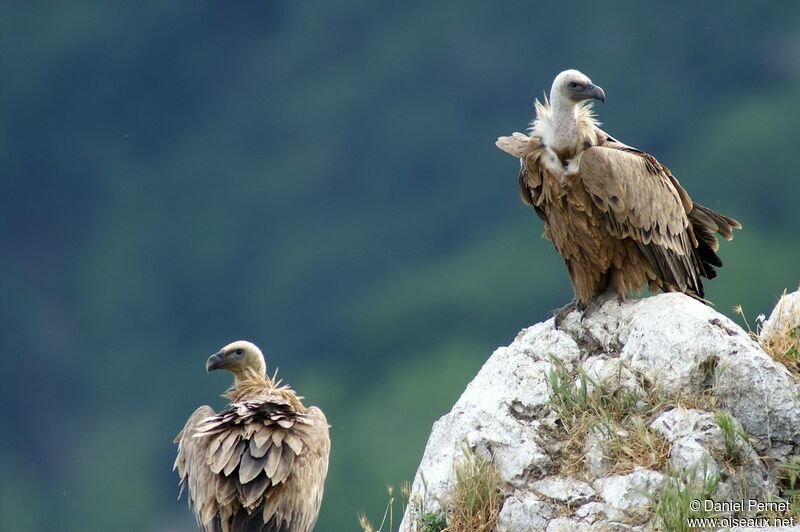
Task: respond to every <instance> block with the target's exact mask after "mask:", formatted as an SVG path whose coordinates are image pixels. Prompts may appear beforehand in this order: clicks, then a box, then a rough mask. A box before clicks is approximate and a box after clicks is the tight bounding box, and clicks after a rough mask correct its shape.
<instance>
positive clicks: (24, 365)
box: [0, 0, 800, 532]
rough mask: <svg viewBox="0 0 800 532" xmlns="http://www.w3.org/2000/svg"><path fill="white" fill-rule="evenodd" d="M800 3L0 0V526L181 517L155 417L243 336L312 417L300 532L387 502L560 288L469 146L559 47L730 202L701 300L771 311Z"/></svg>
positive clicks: (695, 180)
mask: <svg viewBox="0 0 800 532" xmlns="http://www.w3.org/2000/svg"><path fill="white" fill-rule="evenodd" d="M563 20H571V21H572V23H571V25H570V32H571V33H572V34H576V35H581V36H582V38H580V39H573V38H565V36H564V25H563ZM754 20H757V21H758V24H754V23H753V21H754ZM798 23H800V4H798V3H797V2H795V1H792V0H785V1H778V2H770V3H768V4H767V3H744V2H738V3H730V2H725V3H721V2H717V3H716V4H713V3H711V4H709V3H702V4H699V3H697V2H688V1H687V2H683V3H681V2H677V3H676V2H671V3H669V4H664V5H655V4H644V3H629V4H627V5H625V6H624V7H623V6H610V5H608V4H601V3H580V4H579V3H572V2H565V3H559V4H558V6H557V7H554V6H550V7H549V8H543V7H542V6H540V5H537V4H534V3H530V4H528V3H494V2H477V1H469V2H465V1H460V2H455V1H452V0H451V1H445V2H428V3H418V5H414V6H411V5H409V4H408V3H404V2H384V3H380V2H369V1H367V0H352V1H349V2H325V3H304V2H274V1H266V2H265V1H258V2H237V3H230V2H229V3H221V2H192V1H171V2H160V1H155V0H145V1H143V2H137V3H135V4H133V3H124V2H113V1H112V2H109V1H91V0H89V1H85V2H60V3H57V2H3V3H2V5H0V54H1V56H2V61H0V175H1V176H2V177H0V179H2V193H1V194H0V218H2V223H0V249H2V259H3V260H2V261H0V294H2V296H3V297H2V305H0V322H1V323H2V335H0V342H2V352H3V353H4V354H5V355H6V359H4V364H5V366H4V375H5V379H4V381H3V386H0V399H1V400H2V404H3V405H6V406H7V407H6V408H4V409H3V410H4V413H3V416H4V417H3V421H4V426H6V427H13V430H10V431H9V435H10V437H6V438H3V439H2V441H0V457H2V458H0V460H1V462H0V471H2V475H0V529H2V530H14V531H20V532H25V531H27V530H49V529H52V528H53V525H52V523H51V522H50V520H49V519H48V517H47V516H48V515H56V516H59V521H58V527H59V529H60V530H63V531H65V532H75V531H83V530H120V531H126V530H130V531H137V532H138V531H141V530H174V529H193V528H192V527H194V520H193V518H192V516H191V515H190V513H189V510H188V509H187V507H186V500H185V495H184V498H183V499H182V500H180V501H176V500H175V499H176V496H177V491H178V490H177V479H176V477H175V475H174V473H172V472H171V471H170V468H171V467H172V461H173V459H174V453H175V448H174V445H172V443H171V442H172V438H173V436H174V435H175V433H177V432H178V430H180V428H181V426H182V425H183V423H184V421H185V420H186V418H187V416H188V415H189V414H190V413H191V412H192V411H193V410H194V409H195V408H196V407H197V406H198V405H200V404H205V403H209V404H211V405H212V406H214V407H220V406H221V405H222V400H221V399H220V398H219V397H218V396H219V394H220V393H221V392H222V391H223V390H224V389H225V388H226V387H227V386H228V384H229V382H228V381H227V377H226V376H223V375H213V374H212V375H207V374H206V372H205V369H204V362H205V358H206V357H207V356H208V355H210V354H211V353H213V352H214V351H216V349H217V348H218V347H220V346H221V345H223V344H225V343H227V342H229V341H231V340H234V339H238V338H247V339H251V340H253V341H255V342H257V343H258V344H259V345H260V346H262V347H263V348H264V349H265V352H266V355H267V358H268V363H269V365H270V368H274V367H275V366H280V369H281V373H280V374H281V376H282V377H283V378H285V379H286V381H287V382H289V383H291V384H292V385H293V386H294V387H295V388H297V389H298V390H299V391H300V392H301V393H302V394H303V395H305V396H306V397H307V398H308V402H309V403H310V404H318V405H320V406H322V407H323V408H324V409H325V411H326V413H327V415H328V419H329V421H330V423H331V425H332V428H331V435H332V441H333V454H332V456H331V465H330V474H329V477H328V482H327V485H326V493H325V500H324V501H323V504H322V511H321V514H320V520H319V524H318V530H324V531H344V530H351V529H352V528H353V527H354V518H355V515H356V513H357V511H358V510H359V508H361V507H364V508H383V506H384V503H385V494H384V493H383V490H381V489H377V490H376V489H375V487H376V486H383V485H384V484H385V483H386V482H387V481H390V482H393V483H395V484H397V483H398V481H399V480H400V479H405V478H411V477H412V476H413V475H414V471H415V469H416V467H417V465H418V463H419V460H420V457H421V456H422V451H423V448H424V445H425V441H426V439H427V435H428V433H429V431H430V427H431V424H432V423H433V421H434V420H435V419H437V418H438V417H439V416H441V415H442V414H443V413H444V412H446V411H447V410H448V409H449V408H450V407H451V406H452V404H453V403H454V402H455V400H456V399H457V397H458V395H459V394H460V393H461V391H462V390H463V389H464V386H465V385H466V383H467V382H468V381H469V379H470V378H471V377H472V376H473V375H474V374H475V373H476V371H477V370H478V368H479V367H480V365H481V364H482V363H483V361H484V360H485V359H486V357H487V356H488V355H489V353H491V351H492V350H493V349H494V348H495V347H497V346H498V345H503V344H507V343H508V342H509V341H510V340H511V338H513V336H514V334H516V332H517V331H518V330H519V329H521V328H522V327H525V326H527V325H530V324H532V323H534V322H537V321H540V320H542V319H545V318H547V317H548V316H549V314H550V311H551V310H552V309H554V308H558V307H560V306H562V305H563V304H565V303H566V302H567V301H569V299H570V298H571V297H572V294H571V289H570V285H569V281H568V278H567V275H566V272H565V270H564V265H563V262H562V261H561V259H560V258H559V257H558V255H557V254H556V253H555V251H554V250H553V249H552V246H551V245H550V243H549V242H546V241H544V240H542V239H540V238H539V235H540V234H541V233H542V224H541V222H540V220H539V219H538V218H537V217H536V216H535V215H534V214H533V213H532V212H531V211H530V209H527V208H525V207H524V205H522V204H521V203H520V201H519V198H518V197H517V192H516V186H517V184H516V177H517V163H516V161H514V160H512V159H511V158H509V157H507V156H506V155H504V154H502V153H500V152H499V151H498V150H496V149H495V147H494V146H493V142H494V139H495V138H496V137H497V136H498V135H500V134H508V133H510V132H512V131H514V130H524V128H525V127H526V125H527V123H528V121H529V118H530V115H531V113H532V99H533V98H534V97H538V96H541V94H542V92H543V90H544V89H546V88H547V85H548V84H549V83H550V81H551V80H552V77H553V75H554V74H556V73H557V72H558V71H559V70H561V69H563V68H566V67H569V66H575V67H577V68H580V69H581V70H583V71H585V72H586V73H588V74H589V75H590V76H592V78H593V79H594V81H595V82H597V83H598V84H599V85H601V86H602V87H603V88H604V89H605V91H606V94H607V95H608V100H607V103H606V104H604V105H602V106H599V107H598V113H599V117H600V119H601V120H602V121H603V122H604V123H605V124H606V125H605V128H606V129H607V130H608V131H609V132H610V133H612V134H613V135H615V136H616V137H618V138H619V139H620V140H622V141H624V142H627V143H630V144H633V145H635V146H637V147H639V148H641V149H645V150H648V151H650V152H652V153H653V154H655V155H656V156H657V157H658V158H659V159H660V160H661V161H662V162H664V163H665V164H667V165H668V166H669V167H670V168H671V169H672V171H673V172H674V174H675V175H676V176H677V177H678V179H680V181H681V183H682V184H683V185H684V186H685V187H686V188H687V190H688V191H689V192H690V194H691V195H692V197H693V199H695V200H697V201H698V202H700V203H704V204H706V205H708V206H709V207H712V208H714V209H718V210H720V211H721V212H723V213H726V214H730V215H733V216H735V217H736V218H738V219H739V220H740V221H741V222H742V223H743V225H744V230H743V231H738V232H737V233H736V235H735V240H734V241H733V242H731V243H727V242H723V243H722V244H721V249H720V256H721V258H722V260H723V261H724V262H725V266H724V268H722V269H721V270H720V271H719V277H718V278H716V279H714V280H713V281H709V282H708V283H707V297H708V299H709V300H711V301H713V302H714V303H715V304H716V308H717V309H720V310H724V309H730V308H731V307H732V306H733V305H734V304H743V305H745V307H746V308H748V309H752V310H753V311H754V312H756V313H758V312H767V311H768V310H769V309H770V308H772V306H773V305H774V303H775V298H776V296H777V295H778V294H780V292H781V291H782V290H783V289H784V288H790V289H791V288H792V287H795V286H797V282H798V279H797V265H798V264H800V246H797V235H798V234H800V217H798V216H796V210H797V208H796V207H797V206H796V198H798V197H800V180H798V179H797V176H796V173H795V172H793V171H792V169H793V168H795V167H796V148H795V143H796V140H795V139H796V132H797V131H799V130H800V107H798V106H797V105H790V103H793V102H795V101H796V95H797V94H798V93H799V90H800V89H799V88H800V77H798V74H797V70H796V69H794V68H793V67H792V65H793V64H795V63H794V61H795V55H796V54H794V55H793V54H792V53H791V50H793V46H794V44H793V43H795V42H796V37H795V36H796V33H797V27H798ZM631 65H637V68H634V69H632V68H631ZM614 400H615V401H616V400H620V401H623V403H624V398H620V397H618V398H615V399H614ZM19 405H22V406H19ZM610 408H611V409H612V410H613V407H610ZM43 504H46V506H47V509H48V512H47V513H42V512H41V507H42V505H43ZM396 517H397V514H396V513H395V520H396Z"/></svg>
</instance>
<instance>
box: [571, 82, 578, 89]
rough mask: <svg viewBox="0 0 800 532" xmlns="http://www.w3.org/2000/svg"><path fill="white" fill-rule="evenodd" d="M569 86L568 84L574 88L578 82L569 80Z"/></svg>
mask: <svg viewBox="0 0 800 532" xmlns="http://www.w3.org/2000/svg"><path fill="white" fill-rule="evenodd" d="M569 86H570V87H571V88H573V89H576V88H577V87H578V84H577V83H576V82H574V81H571V82H570V84H569Z"/></svg>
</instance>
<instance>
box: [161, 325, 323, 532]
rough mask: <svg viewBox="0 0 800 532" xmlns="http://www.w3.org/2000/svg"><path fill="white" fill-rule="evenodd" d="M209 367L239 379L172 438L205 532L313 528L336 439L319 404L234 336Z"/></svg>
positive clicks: (292, 531)
mask: <svg viewBox="0 0 800 532" xmlns="http://www.w3.org/2000/svg"><path fill="white" fill-rule="evenodd" d="M206 369H207V370H208V371H212V370H215V369H226V370H228V371H230V372H231V373H233V376H234V382H233V386H231V387H230V388H229V389H228V391H227V392H225V394H224V397H226V398H227V399H229V400H230V404H229V405H228V406H227V408H225V409H224V410H222V411H221V412H214V410H212V409H211V407H209V406H201V407H200V408H198V409H197V410H195V412H194V413H193V414H192V415H191V417H190V418H189V420H188V421H187V422H186V426H184V427H183V430H182V431H181V432H180V433H179V434H178V435H177V436H176V437H175V443H177V444H178V457H177V459H176V460H175V467H174V468H173V469H177V470H178V476H179V477H180V485H181V492H183V488H184V487H185V486H188V487H189V506H190V507H191V508H192V510H193V511H194V514H195V517H196V518H197V523H198V525H199V526H200V528H202V529H203V530H204V531H206V532H211V531H213V532H228V531H232V532H239V531H263V532H273V531H274V532H308V531H310V530H312V529H313V528H314V524H315V523H316V521H317V515H318V514H319V506H320V503H321V502H322V490H323V486H324V483H325V476H326V475H327V474H328V455H329V454H330V448H331V442H330V438H329V436H328V421H327V419H325V414H323V413H322V410H320V409H319V408H317V407H315V406H312V407H309V408H306V407H305V406H303V403H302V402H301V399H302V397H301V396H299V395H297V394H296V393H295V392H294V391H293V390H292V389H291V388H289V387H288V386H282V385H281V383H280V381H277V380H276V376H273V377H271V378H270V377H269V376H268V375H267V374H266V363H265V362H264V355H262V354H261V350H260V349H259V348H258V347H256V346H255V345H253V344H251V343H250V342H244V341H239V342H233V343H232V344H230V345H227V346H225V347H223V348H222V349H221V350H220V351H219V352H218V353H216V354H214V355H211V357H210V358H209V359H208V361H207V362H206Z"/></svg>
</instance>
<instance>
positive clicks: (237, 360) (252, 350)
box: [206, 340, 267, 378]
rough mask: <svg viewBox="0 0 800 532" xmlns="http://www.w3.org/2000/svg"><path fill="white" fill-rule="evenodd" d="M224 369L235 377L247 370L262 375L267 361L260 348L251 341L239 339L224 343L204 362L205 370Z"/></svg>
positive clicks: (243, 374)
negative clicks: (224, 344)
mask: <svg viewBox="0 0 800 532" xmlns="http://www.w3.org/2000/svg"><path fill="white" fill-rule="evenodd" d="M215 369H226V370H228V371H230V372H231V373H233V375H234V376H235V377H237V378H241V377H244V376H245V374H246V373H248V370H250V371H252V372H254V373H256V374H257V375H264V374H265V373H266V371H267V363H266V362H265V361H264V355H263V354H262V353H261V349H259V348H258V346H256V345H255V344H253V343H251V342H246V341H244V340H239V341H237V342H233V343H231V344H228V345H226V346H225V347H223V348H222V349H220V350H219V351H217V352H216V353H214V354H213V355H211V356H210V357H208V361H207V362H206V370H208V371H214V370H215Z"/></svg>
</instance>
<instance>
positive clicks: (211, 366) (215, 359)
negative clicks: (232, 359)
mask: <svg viewBox="0 0 800 532" xmlns="http://www.w3.org/2000/svg"><path fill="white" fill-rule="evenodd" d="M223 362H225V353H223V352H222V351H219V352H217V353H214V354H213V355H211V356H210V357H208V360H207V361H206V371H208V372H211V371H214V370H215V369H221V368H222V364H223Z"/></svg>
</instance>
